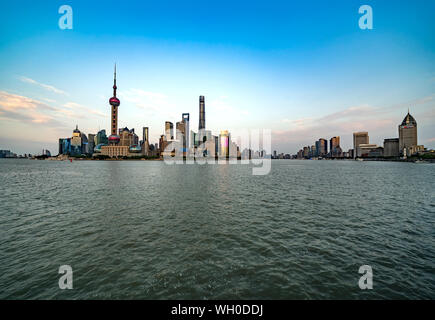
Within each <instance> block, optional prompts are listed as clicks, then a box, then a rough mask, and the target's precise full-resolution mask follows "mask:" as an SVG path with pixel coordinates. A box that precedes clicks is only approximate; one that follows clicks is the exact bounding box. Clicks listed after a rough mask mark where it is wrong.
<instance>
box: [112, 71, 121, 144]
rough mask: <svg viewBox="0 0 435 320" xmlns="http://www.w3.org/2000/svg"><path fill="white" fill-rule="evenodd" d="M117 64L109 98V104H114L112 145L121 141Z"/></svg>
mask: <svg viewBox="0 0 435 320" xmlns="http://www.w3.org/2000/svg"><path fill="white" fill-rule="evenodd" d="M116 89H117V87H116V64H115V72H114V74H113V97H112V98H110V99H109V104H110V105H111V106H112V112H111V119H112V121H111V124H110V125H111V135H110V137H109V143H110V144H111V145H116V144H118V143H119V140H120V137H119V135H118V107H119V105H120V104H121V102H120V101H119V99H118V98H117V97H116Z"/></svg>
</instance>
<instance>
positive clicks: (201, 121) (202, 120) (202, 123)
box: [198, 96, 205, 132]
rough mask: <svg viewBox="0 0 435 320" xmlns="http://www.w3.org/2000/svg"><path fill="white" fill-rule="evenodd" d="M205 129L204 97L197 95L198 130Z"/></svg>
mask: <svg viewBox="0 0 435 320" xmlns="http://www.w3.org/2000/svg"><path fill="white" fill-rule="evenodd" d="M201 129H205V97H204V96H199V125H198V132H199V131H201Z"/></svg>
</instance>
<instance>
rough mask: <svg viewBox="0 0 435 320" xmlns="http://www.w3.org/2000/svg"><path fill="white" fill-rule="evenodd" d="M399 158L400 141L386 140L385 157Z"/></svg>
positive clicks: (394, 139) (396, 139)
mask: <svg viewBox="0 0 435 320" xmlns="http://www.w3.org/2000/svg"><path fill="white" fill-rule="evenodd" d="M398 156H399V139H398V138H392V139H384V157H398Z"/></svg>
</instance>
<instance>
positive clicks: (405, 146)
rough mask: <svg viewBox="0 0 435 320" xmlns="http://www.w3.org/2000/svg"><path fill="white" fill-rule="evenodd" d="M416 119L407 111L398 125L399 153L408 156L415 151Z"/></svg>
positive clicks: (416, 143)
mask: <svg viewBox="0 0 435 320" xmlns="http://www.w3.org/2000/svg"><path fill="white" fill-rule="evenodd" d="M417 146H418V141H417V121H415V119H414V117H413V116H411V114H410V113H409V111H408V114H407V115H406V116H405V118H404V119H403V121H402V123H401V124H400V125H399V153H400V155H402V156H410V155H412V154H414V153H416V152H417Z"/></svg>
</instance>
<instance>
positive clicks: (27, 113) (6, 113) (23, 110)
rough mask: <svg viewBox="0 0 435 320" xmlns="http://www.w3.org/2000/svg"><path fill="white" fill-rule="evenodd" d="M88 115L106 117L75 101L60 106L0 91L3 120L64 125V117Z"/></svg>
mask: <svg viewBox="0 0 435 320" xmlns="http://www.w3.org/2000/svg"><path fill="white" fill-rule="evenodd" d="M90 115H96V116H98V117H107V115H106V114H105V113H103V112H100V111H98V110H94V109H91V108H88V107H86V106H83V105H81V104H78V103H75V102H67V103H65V104H63V105H62V106H60V107H57V106H50V105H48V104H46V103H44V102H42V101H39V100H36V99H32V98H29V97H25V96H21V95H18V94H13V93H9V92H6V91H0V119H3V120H17V121H23V122H29V123H33V124H44V125H50V126H64V125H63V120H65V119H86V118H90Z"/></svg>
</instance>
